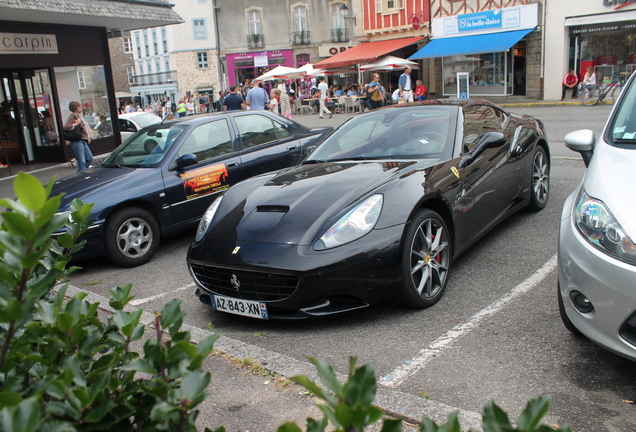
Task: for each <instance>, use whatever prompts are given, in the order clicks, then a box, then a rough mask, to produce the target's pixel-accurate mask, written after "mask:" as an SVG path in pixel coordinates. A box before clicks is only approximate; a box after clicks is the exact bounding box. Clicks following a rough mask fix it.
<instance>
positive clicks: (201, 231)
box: [194, 196, 223, 241]
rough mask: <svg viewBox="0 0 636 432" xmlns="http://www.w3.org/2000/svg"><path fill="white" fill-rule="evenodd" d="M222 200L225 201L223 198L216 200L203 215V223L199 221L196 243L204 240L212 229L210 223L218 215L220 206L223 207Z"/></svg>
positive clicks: (195, 237)
mask: <svg viewBox="0 0 636 432" xmlns="http://www.w3.org/2000/svg"><path fill="white" fill-rule="evenodd" d="M222 200H223V197H222V196H220V197H218V198H217V199H216V200H214V202H213V203H212V204H210V207H208V209H207V210H206V211H205V213H203V217H202V218H201V221H199V227H198V228H197V234H196V236H194V241H199V240H201V239H202V238H203V236H204V235H205V233H206V231H207V230H208V228H209V227H210V222H211V221H212V219H213V218H214V214H215V213H216V211H217V209H218V208H219V205H221V201H222Z"/></svg>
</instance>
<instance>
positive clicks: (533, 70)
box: [411, 0, 544, 100]
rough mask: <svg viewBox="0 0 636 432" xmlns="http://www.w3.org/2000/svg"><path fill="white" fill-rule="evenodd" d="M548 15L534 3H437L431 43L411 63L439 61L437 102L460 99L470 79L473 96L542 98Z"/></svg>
mask: <svg viewBox="0 0 636 432" xmlns="http://www.w3.org/2000/svg"><path fill="white" fill-rule="evenodd" d="M543 13H544V8H543V3H542V2H539V1H532V0H460V1H457V0H432V1H431V38H430V40H429V41H428V43H427V44H426V45H425V46H424V47H423V48H422V49H421V50H420V51H418V53H416V54H415V55H413V56H412V57H411V60H421V61H423V62H425V61H427V60H428V61H429V62H431V61H432V62H433V67H429V68H428V69H427V71H428V72H429V75H428V77H427V80H428V82H429V87H430V89H431V93H433V94H434V95H435V96H436V97H457V96H458V95H459V93H458V82H457V81H458V76H462V75H464V76H467V83H468V91H467V92H463V93H462V94H468V95H470V96H471V97H472V96H474V97H480V96H482V97H493V98H494V100H497V99H498V98H499V97H501V98H504V97H507V96H512V95H515V96H527V97H531V98H540V97H541V93H542V79H541V77H542V69H541V67H542V63H541V60H542V49H543V46H542V45H543V37H542V32H541V28H542V21H543ZM431 72H432V73H433V74H434V75H433V76H431V75H430V73H431ZM458 74H460V75H458ZM502 100H503V99H502Z"/></svg>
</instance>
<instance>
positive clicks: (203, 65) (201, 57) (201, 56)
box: [197, 52, 209, 69]
mask: <svg viewBox="0 0 636 432" xmlns="http://www.w3.org/2000/svg"><path fill="white" fill-rule="evenodd" d="M197 64H198V67H199V69H208V68H209V65H208V53H206V52H199V53H197Z"/></svg>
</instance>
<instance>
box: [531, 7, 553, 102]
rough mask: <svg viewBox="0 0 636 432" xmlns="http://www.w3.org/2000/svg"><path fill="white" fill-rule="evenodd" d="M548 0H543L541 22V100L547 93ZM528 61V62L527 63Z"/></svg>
mask: <svg viewBox="0 0 636 432" xmlns="http://www.w3.org/2000/svg"><path fill="white" fill-rule="evenodd" d="M546 3H547V0H543V3H542V6H543V17H542V22H541V26H540V28H541V68H540V69H541V76H540V77H539V100H543V99H544V94H545V29H546V24H545V18H546V16H547V13H548V11H547V9H548V6H547V4H546ZM526 56H527V51H526ZM527 64H528V63H527V62H526V65H527ZM527 74H528V71H527V70H526V75H527ZM527 83H528V81H527V80H526V85H527ZM526 91H527V89H526Z"/></svg>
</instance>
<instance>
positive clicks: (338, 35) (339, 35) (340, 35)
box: [336, 28, 343, 42]
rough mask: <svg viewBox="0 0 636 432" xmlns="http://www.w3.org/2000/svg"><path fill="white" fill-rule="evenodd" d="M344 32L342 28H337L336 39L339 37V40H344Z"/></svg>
mask: <svg viewBox="0 0 636 432" xmlns="http://www.w3.org/2000/svg"><path fill="white" fill-rule="evenodd" d="M342 33H343V31H342V29H341V28H337V29H336V39H337V41H338V42H341V41H342Z"/></svg>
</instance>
